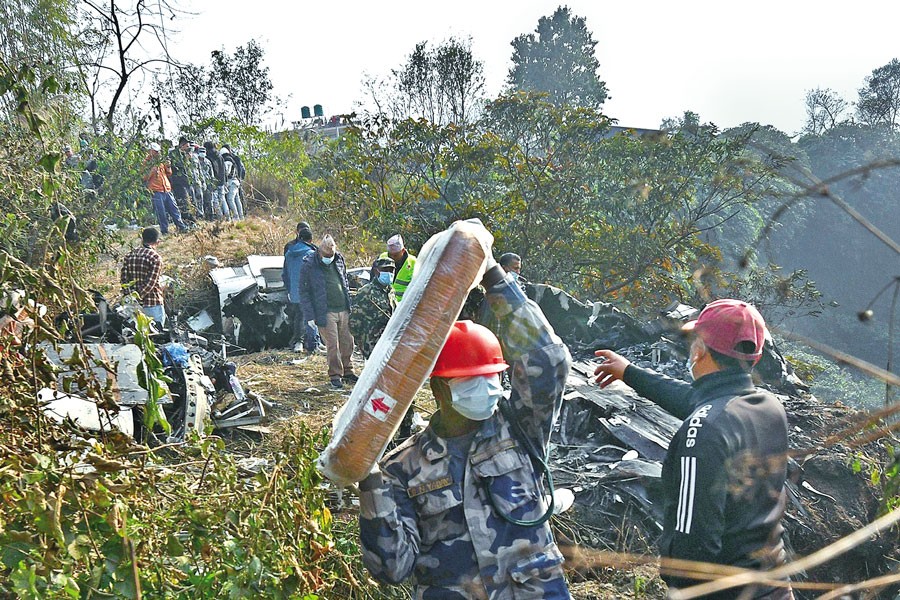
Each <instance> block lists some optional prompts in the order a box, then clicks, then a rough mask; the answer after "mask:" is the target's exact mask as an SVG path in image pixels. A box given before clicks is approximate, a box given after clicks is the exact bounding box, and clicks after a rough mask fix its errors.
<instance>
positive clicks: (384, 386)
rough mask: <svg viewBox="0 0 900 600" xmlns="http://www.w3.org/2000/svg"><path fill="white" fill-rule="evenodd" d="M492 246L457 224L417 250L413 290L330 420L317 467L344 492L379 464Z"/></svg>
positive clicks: (477, 229)
mask: <svg viewBox="0 0 900 600" xmlns="http://www.w3.org/2000/svg"><path fill="white" fill-rule="evenodd" d="M492 242H493V238H492V236H491V234H490V233H488V231H487V230H486V229H485V228H484V227H483V226H482V225H481V223H480V222H478V221H474V220H473V221H457V222H456V223H454V224H453V225H452V226H451V227H450V228H449V229H447V230H446V231H443V232H441V233H439V234H437V235H435V236H433V237H432V238H431V239H430V240H428V242H426V244H425V245H424V246H423V247H422V251H421V252H420V253H419V257H418V260H417V261H416V267H415V273H414V275H413V278H412V283H411V284H410V286H409V287H408V288H407V290H406V292H405V293H404V294H403V301H402V302H400V303H399V304H398V305H397V309H396V310H395V311H394V314H393V315H392V316H391V319H390V321H388V324H387V327H386V328H385V330H384V333H383V334H382V336H381V339H379V340H378V343H377V344H376V345H375V348H374V349H373V350H372V355H371V356H370V357H369V359H368V360H367V361H366V365H365V368H363V370H362V373H360V376H359V381H358V382H357V383H356V386H354V388H353V392H352V393H351V394H350V399H349V400H347V403H346V404H345V405H344V407H343V408H342V409H341V411H340V412H339V413H338V416H337V418H336V419H335V424H334V432H333V434H332V438H331V442H330V443H329V444H328V446H327V447H326V448H325V450H324V451H323V452H322V453H321V454H320V455H319V458H318V461H317V466H318V468H319V470H320V471H321V472H322V473H323V474H324V475H325V476H326V477H328V479H330V480H331V481H333V482H334V483H336V484H338V485H341V486H344V485H349V484H350V483H354V482H356V481H360V480H361V479H363V478H365V476H366V475H367V474H368V473H369V471H370V470H371V468H372V466H373V465H374V464H375V462H376V461H377V460H378V459H379V458H380V457H381V455H382V453H383V452H384V449H385V448H386V447H387V444H388V442H389V441H390V439H391V438H392V437H393V436H394V433H395V432H396V431H397V428H398V427H399V426H400V422H401V420H402V419H403V415H404V414H406V411H407V410H408V409H409V406H410V404H412V400H413V397H414V396H415V395H416V392H417V391H418V390H419V388H420V387H421V386H422V384H423V383H424V382H425V380H426V379H427V378H428V375H429V374H430V373H431V370H432V368H433V367H434V363H435V361H436V360H437V357H438V354H439V353H440V351H441V348H442V347H443V346H444V342H445V341H446V340H447V337H448V336H449V335H450V329H451V328H452V327H453V323H454V322H455V320H456V317H457V315H458V314H459V311H460V310H461V309H462V307H463V304H464V303H465V300H466V296H467V295H468V293H469V291H470V290H471V289H472V288H474V287H475V286H476V285H477V284H478V282H479V281H481V277H482V275H484V270H485V265H486V262H487V257H488V256H489V255H490V254H489V253H490V247H491V244H492Z"/></svg>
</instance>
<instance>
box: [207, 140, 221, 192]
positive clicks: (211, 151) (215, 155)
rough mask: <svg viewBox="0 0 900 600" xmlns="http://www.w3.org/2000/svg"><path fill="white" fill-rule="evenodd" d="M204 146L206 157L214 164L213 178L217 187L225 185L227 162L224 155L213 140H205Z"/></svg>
mask: <svg viewBox="0 0 900 600" xmlns="http://www.w3.org/2000/svg"><path fill="white" fill-rule="evenodd" d="M203 147H204V148H206V158H207V159H209V162H210V164H211V165H212V170H213V178H214V179H215V181H216V184H215V187H221V186H223V185H225V163H224V162H223V161H222V155H221V154H219V151H218V150H216V147H215V146H213V145H212V143H211V142H205V143H204V144H203Z"/></svg>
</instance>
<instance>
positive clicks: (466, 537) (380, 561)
mask: <svg viewBox="0 0 900 600" xmlns="http://www.w3.org/2000/svg"><path fill="white" fill-rule="evenodd" d="M487 299H488V302H489V303H490V306H491V309H492V312H493V313H494V315H496V317H497V318H498V319H499V320H500V322H501V324H502V325H503V327H502V330H501V331H502V337H501V342H502V344H503V349H504V356H505V357H506V359H507V361H509V362H510V365H511V371H512V373H511V380H512V393H511V395H510V398H509V400H508V405H507V406H508V408H510V409H511V410H508V411H505V412H507V413H508V414H511V415H515V416H516V417H517V421H518V424H519V426H520V428H521V431H522V432H523V433H524V435H526V436H528V437H529V438H530V440H531V443H532V444H533V445H534V446H535V448H537V449H538V450H539V451H542V452H544V453H545V454H546V452H547V449H548V445H549V439H550V431H551V428H552V426H553V422H554V421H555V419H556V417H557V416H558V415H559V409H560V406H561V404H562V395H563V389H564V386H565V382H566V377H567V376H568V373H569V366H570V363H571V358H570V356H569V352H568V350H567V349H566V347H565V345H564V344H563V343H562V341H561V340H560V339H559V338H558V337H557V336H556V335H555V334H554V333H553V329H552V328H551V327H550V325H549V324H548V323H547V320H546V319H545V318H544V315H543V313H541V311H540V309H539V308H538V307H537V305H536V304H534V303H533V302H531V301H530V300H526V298H525V296H524V294H523V293H522V290H521V289H520V288H519V287H518V286H516V285H515V284H512V283H511V280H510V279H509V278H507V279H506V280H505V281H503V282H501V283H499V284H498V285H496V286H494V287H493V288H491V289H490V290H489V291H488V294H487ZM438 418H439V415H435V417H434V418H433V419H432V421H433V422H434V420H435V419H438ZM453 473H461V474H462V479H461V480H460V479H459V478H455V477H453V475H452V474H453ZM539 476H540V473H538V472H536V471H535V468H534V467H533V465H532V460H531V459H530V458H529V455H528V453H527V452H526V450H525V449H524V447H523V446H522V444H521V443H520V442H519V440H518V439H517V436H516V435H514V434H513V424H512V423H511V422H510V421H509V420H507V418H506V417H505V416H504V414H503V412H501V411H497V412H495V413H494V415H493V416H492V417H491V418H489V419H487V420H486V421H484V422H483V424H482V426H481V428H480V429H478V430H476V431H475V433H474V436H473V437H472V441H471V445H470V446H469V451H468V456H466V457H461V456H459V457H457V456H454V455H453V454H452V453H451V452H450V450H449V449H448V442H447V440H444V439H442V438H440V437H439V436H438V435H437V434H435V432H434V430H433V429H432V427H431V426H429V427H428V428H426V429H425V430H424V431H423V432H421V433H419V434H417V435H415V436H413V437H411V438H409V439H408V440H407V441H406V442H404V443H403V444H401V445H400V446H398V447H397V448H396V449H395V450H394V451H393V452H392V453H390V454H389V455H388V456H387V457H386V458H385V459H384V460H383V461H382V463H381V465H380V471H379V470H377V469H376V470H375V471H374V472H373V473H372V474H371V475H370V476H369V477H367V478H366V479H364V480H363V481H362V482H361V483H360V538H361V542H362V547H363V561H364V562H365V564H366V567H367V568H368V569H369V572H370V573H371V574H372V575H373V576H374V577H375V578H376V579H378V580H380V581H383V582H387V583H400V582H402V581H404V580H405V579H407V578H408V577H410V576H412V578H413V582H414V584H415V597H416V598H421V599H424V598H456V599H460V598H490V599H491V600H505V599H512V598H517V599H519V598H554V599H556V598H569V597H570V596H569V592H568V588H567V586H566V582H565V579H564V577H563V569H562V562H563V557H562V555H561V554H560V551H559V548H557V546H556V543H555V542H554V540H553V534H552V533H551V531H550V526H549V523H547V522H545V523H544V524H542V525H539V526H537V527H523V526H519V525H514V524H512V523H509V522H508V521H506V520H504V519H503V518H501V516H500V515H499V514H498V512H497V510H499V511H500V512H502V513H504V514H506V515H509V516H511V517H513V518H515V519H518V520H534V519H538V518H539V517H541V515H543V513H544V511H545V509H546V507H547V503H546V502H547V500H546V499H545V493H546V492H545V490H544V487H543V483H542V481H541V480H540V477H539ZM488 492H489V494H490V496H492V497H493V500H492V501H491V499H490V498H488V496H487V494H488ZM492 505H493V506H496V510H495V508H493V506H492Z"/></svg>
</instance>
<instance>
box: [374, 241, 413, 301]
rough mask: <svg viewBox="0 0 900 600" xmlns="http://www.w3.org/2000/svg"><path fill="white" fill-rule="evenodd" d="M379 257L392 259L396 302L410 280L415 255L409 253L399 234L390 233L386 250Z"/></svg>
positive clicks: (401, 297) (401, 296)
mask: <svg viewBox="0 0 900 600" xmlns="http://www.w3.org/2000/svg"><path fill="white" fill-rule="evenodd" d="M379 258H391V259H392V260H393V261H394V265H396V267H395V268H394V281H393V283H392V284H391V285H392V286H393V288H394V295H395V296H397V302H400V300H402V299H403V293H404V292H405V291H406V288H408V287H409V284H410V282H411V281H412V276H413V268H415V266H416V257H415V256H413V255H412V254H410V253H409V252H408V251H407V250H406V247H405V246H404V245H403V238H402V237H401V236H400V234H399V233H398V234H396V235H392V236H391V237H390V238H389V239H388V241H387V252H382V253H381V256H380V257H379Z"/></svg>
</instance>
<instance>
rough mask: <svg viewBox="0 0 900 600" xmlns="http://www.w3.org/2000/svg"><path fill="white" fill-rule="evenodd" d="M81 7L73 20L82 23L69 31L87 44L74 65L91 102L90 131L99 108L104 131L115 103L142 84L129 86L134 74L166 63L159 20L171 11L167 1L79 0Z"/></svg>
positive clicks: (131, 95)
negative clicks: (107, 95)
mask: <svg viewBox="0 0 900 600" xmlns="http://www.w3.org/2000/svg"><path fill="white" fill-rule="evenodd" d="M81 5H82V9H81V18H79V19H78V20H77V21H76V23H78V24H83V27H82V28H81V29H79V30H76V31H74V32H73V34H72V35H73V36H74V37H76V38H78V39H82V40H85V41H86V43H88V44H89V48H90V49H89V52H88V56H87V58H86V59H85V60H84V61H82V62H81V63H79V65H78V67H79V74H80V79H81V86H82V88H83V90H84V92H85V94H86V95H87V96H88V98H89V100H90V103H91V116H92V121H93V125H94V129H95V131H96V130H97V126H98V121H99V120H100V113H101V112H103V113H104V114H103V116H102V118H103V121H104V122H105V124H106V128H107V130H108V131H112V130H113V128H114V124H115V119H116V115H117V112H118V111H119V103H120V102H121V101H122V100H123V98H124V99H127V100H128V104H129V106H130V105H131V104H132V102H133V100H135V99H136V97H137V94H138V93H139V89H140V88H141V87H142V84H143V83H144V82H143V81H140V82H138V83H137V85H134V78H135V77H136V76H141V75H143V76H146V75H148V74H149V71H150V69H151V67H152V66H158V65H163V64H172V62H173V61H172V59H171V58H170V57H169V52H168V47H167V37H168V31H167V30H166V27H165V25H164V24H165V22H166V21H167V20H170V19H172V18H174V17H175V16H176V14H177V10H176V9H175V8H173V6H172V5H171V4H170V3H169V1H168V0H134V1H133V2H131V1H129V0H109V1H108V2H106V3H100V2H97V1H96V0H85V1H84V2H82V3H81ZM106 91H111V93H112V96H111V98H110V99H109V100H108V101H106V102H105V103H104V102H103V100H102V99H101V97H102V94H103V93H104V92H106ZM103 104H105V110H104V108H103Z"/></svg>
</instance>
